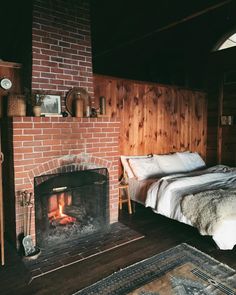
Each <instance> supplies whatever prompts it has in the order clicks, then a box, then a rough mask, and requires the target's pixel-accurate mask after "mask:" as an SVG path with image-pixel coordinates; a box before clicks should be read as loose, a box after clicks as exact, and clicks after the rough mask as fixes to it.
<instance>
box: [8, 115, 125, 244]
mask: <svg viewBox="0 0 236 295" xmlns="http://www.w3.org/2000/svg"><path fill="white" fill-rule="evenodd" d="M119 125H120V124H119V121H117V120H116V119H110V118H73V117H67V118H62V117H47V118H45V117H14V118H12V119H9V120H8V126H7V128H6V130H7V137H8V139H7V143H8V153H7V154H8V158H7V159H6V164H7V165H8V168H9V171H8V176H9V179H8V180H6V183H5V187H7V188H8V193H7V194H6V195H7V199H5V203H6V207H8V208H6V210H7V216H6V230H7V234H8V236H9V237H10V238H11V239H12V240H13V241H15V242H16V245H19V244H18V242H19V241H18V239H19V236H20V234H21V233H22V232H23V214H22V213H23V212H22V206H21V205H20V196H19V192H21V191H24V190H28V191H29V192H32V193H33V194H34V182H35V178H36V177H38V176H41V175H50V174H55V173H62V172H68V171H79V170H86V169H94V168H106V169H107V171H108V175H109V219H110V220H109V222H110V223H113V222H116V221H117V220H118V191H117V190H118V188H117V184H118V155H119V152H118V139H119ZM9 150H10V153H9ZM6 164H5V165H6ZM7 178H8V177H7ZM11 179H12V181H11ZM9 188H10V189H9ZM33 202H34V198H33ZM30 234H31V236H32V238H33V240H34V241H35V211H34V207H33V212H32V218H31V232H30Z"/></svg>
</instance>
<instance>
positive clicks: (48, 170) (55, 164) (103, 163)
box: [28, 153, 112, 188]
mask: <svg viewBox="0 0 236 295" xmlns="http://www.w3.org/2000/svg"><path fill="white" fill-rule="evenodd" d="M93 168H107V170H108V172H110V170H111V169H112V162H111V161H108V160H105V159H102V158H99V157H94V156H91V155H89V154H85V153H84V154H80V155H68V156H63V157H60V158H55V159H51V160H49V161H47V162H45V163H42V164H41V165H39V166H38V167H36V168H34V169H32V170H31V171H29V172H28V178H29V182H30V183H31V185H32V188H33V187H34V177H36V176H39V175H45V174H55V173H63V172H72V171H79V170H86V169H93Z"/></svg>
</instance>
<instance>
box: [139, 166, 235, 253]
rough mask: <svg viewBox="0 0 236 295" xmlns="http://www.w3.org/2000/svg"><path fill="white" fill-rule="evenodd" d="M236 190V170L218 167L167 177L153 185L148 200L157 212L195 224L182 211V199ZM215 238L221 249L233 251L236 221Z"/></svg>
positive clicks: (226, 226) (232, 220) (223, 228)
mask: <svg viewBox="0 0 236 295" xmlns="http://www.w3.org/2000/svg"><path fill="white" fill-rule="evenodd" d="M232 187H234V188H235V187H236V169H235V168H229V167H227V166H223V165H218V166H214V167H211V168H208V169H205V170H203V171H201V172H195V173H194V172H193V173H188V174H176V175H171V176H166V177H163V178H161V179H160V180H158V181H157V182H155V183H153V184H152V185H151V186H150V188H149V190H148V192H147V198H146V201H145V206H146V207H151V208H152V209H153V210H154V211H155V212H156V213H159V214H162V215H164V216H167V217H169V218H172V219H176V220H178V221H180V222H184V223H186V224H189V225H192V224H191V222H190V220H188V219H187V218H186V217H185V216H184V215H183V213H182V211H181V206H180V203H181V198H182V197H183V196H185V195H188V194H194V193H198V192H200V191H204V190H210V189H218V188H232ZM213 239H214V241H215V242H216V244H217V245H218V247H219V248H220V249H232V248H233V247H234V245H235V244H236V212H235V218H234V217H232V219H231V220H226V221H225V222H223V223H222V224H221V226H220V227H218V228H217V230H216V232H215V233H214V234H213Z"/></svg>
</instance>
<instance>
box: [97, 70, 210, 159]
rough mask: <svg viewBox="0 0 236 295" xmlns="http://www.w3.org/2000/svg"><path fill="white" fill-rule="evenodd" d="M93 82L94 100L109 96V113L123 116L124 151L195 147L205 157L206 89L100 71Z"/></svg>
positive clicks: (163, 150) (135, 153) (174, 149)
mask: <svg viewBox="0 0 236 295" xmlns="http://www.w3.org/2000/svg"><path fill="white" fill-rule="evenodd" d="M105 81H107V83H108V81H109V87H108V86H107V85H108V84H107V83H105ZM94 84H95V85H94V89H95V100H96V99H98V94H99V95H104V96H106V97H107V98H109V99H108V101H107V110H108V112H107V115H109V116H119V117H120V119H121V135H120V153H121V154H127V155H142V154H148V153H159V154H164V153H170V152H174V151H178V150H182V151H183V150H192V151H197V152H199V153H200V154H201V155H202V156H203V157H204V158H205V156H206V118H207V109H206V106H207V103H206V95H205V93H201V92H199V91H191V90H186V89H182V88H178V87H174V86H169V85H168V86H167V85H159V84H155V83H146V82H140V81H132V80H124V79H120V78H114V77H106V76H100V75H94Z"/></svg>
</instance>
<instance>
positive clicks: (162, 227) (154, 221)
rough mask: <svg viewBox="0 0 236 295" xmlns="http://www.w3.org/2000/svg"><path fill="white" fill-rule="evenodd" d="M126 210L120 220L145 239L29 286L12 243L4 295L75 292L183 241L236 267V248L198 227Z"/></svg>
mask: <svg viewBox="0 0 236 295" xmlns="http://www.w3.org/2000/svg"><path fill="white" fill-rule="evenodd" d="M123 211H124V212H123V213H122V214H121V216H120V221H121V222H122V223H124V224H126V225H127V226H129V227H130V228H132V229H134V230H137V231H139V232H141V233H142V234H144V235H145V238H143V239H141V240H138V241H134V242H131V243H129V244H127V245H124V246H121V247H119V248H115V249H112V250H111V251H108V252H106V253H104V254H99V255H96V256H94V257H91V258H89V259H86V260H83V261H81V262H78V263H76V264H73V265H71V266H68V267H66V268H63V269H61V270H58V271H55V272H53V273H50V274H48V275H44V276H43V277H40V278H37V279H35V280H33V281H32V282H31V283H30V284H29V285H27V282H28V281H29V272H28V271H27V269H26V268H25V266H24V264H23V263H22V261H21V259H20V257H19V256H18V255H17V254H16V253H15V251H14V250H13V249H11V248H10V246H9V245H8V247H7V257H6V266H4V267H1V268H0V294H1V295H5V294H6V295H8V294H11V295H12V294H18V295H19V294H30V295H32V294H39V295H44V294H45V295H48V294H50V295H54V294H56V295H71V294H73V293H74V292H76V291H77V290H79V289H81V288H84V287H86V286H88V285H90V284H92V283H94V282H96V281H97V280H100V279H102V278H103V277H106V276H108V275H110V274H112V273H113V272H116V271H118V270H120V269H122V268H124V267H126V266H129V265H131V264H133V263H135V262H138V261H141V260H143V259H145V258H148V257H150V256H152V255H154V254H157V253H160V252H162V251H165V250H167V249H169V248H171V247H174V246H176V245H178V244H180V243H182V242H186V243H188V244H190V245H192V246H194V247H196V248H198V249H199V250H201V251H203V252H205V253H207V254H209V255H210V256H212V257H214V258H216V259H217V260H219V261H221V262H223V263H225V264H228V265H229V266H231V267H233V268H235V269H236V249H234V250H231V251H222V250H219V249H217V247H216V245H215V243H214V242H213V240H212V239H211V238H210V237H203V236H201V235H200V234H199V233H198V232H197V230H196V229H194V228H192V227H190V226H188V225H185V224H182V223H179V222H176V221H173V220H169V219H168V218H165V217H163V216H160V215H157V214H154V213H153V212H152V211H150V210H148V209H145V208H142V207H141V208H140V207H139V208H137V210H136V213H135V214H133V215H129V214H127V213H126V210H123Z"/></svg>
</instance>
